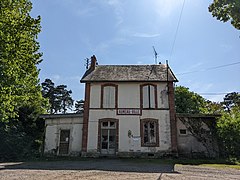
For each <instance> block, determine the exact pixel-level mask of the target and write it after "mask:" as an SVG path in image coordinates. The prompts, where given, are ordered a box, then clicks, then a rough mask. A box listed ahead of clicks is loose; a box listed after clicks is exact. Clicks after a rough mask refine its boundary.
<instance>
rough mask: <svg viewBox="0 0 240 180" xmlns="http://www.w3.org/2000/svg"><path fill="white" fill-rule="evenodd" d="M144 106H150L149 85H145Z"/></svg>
mask: <svg viewBox="0 0 240 180" xmlns="http://www.w3.org/2000/svg"><path fill="white" fill-rule="evenodd" d="M142 91H143V108H149V98H148V86H143V90H142Z"/></svg>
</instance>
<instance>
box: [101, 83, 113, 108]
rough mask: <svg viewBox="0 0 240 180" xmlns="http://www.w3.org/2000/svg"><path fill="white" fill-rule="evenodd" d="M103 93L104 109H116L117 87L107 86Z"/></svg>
mask: <svg viewBox="0 0 240 180" xmlns="http://www.w3.org/2000/svg"><path fill="white" fill-rule="evenodd" d="M103 91H104V92H103V108H115V87H114V86H105V87H104V89H103Z"/></svg>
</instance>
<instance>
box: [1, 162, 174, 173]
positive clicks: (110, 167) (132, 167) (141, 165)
mask: <svg viewBox="0 0 240 180" xmlns="http://www.w3.org/2000/svg"><path fill="white" fill-rule="evenodd" d="M7 169H23V170H24V169H29V170H101V171H116V172H138V173H178V172H175V171H174V164H160V163H149V162H131V161H125V160H120V159H116V160H115V159H114V160H112V159H100V160H87V161H42V162H19V163H0V170H7Z"/></svg>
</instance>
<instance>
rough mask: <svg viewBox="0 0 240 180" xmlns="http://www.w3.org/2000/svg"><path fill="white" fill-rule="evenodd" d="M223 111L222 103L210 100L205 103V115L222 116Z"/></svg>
mask: <svg viewBox="0 0 240 180" xmlns="http://www.w3.org/2000/svg"><path fill="white" fill-rule="evenodd" d="M222 111H223V106H222V104H221V103H218V102H212V101H209V100H206V101H205V107H204V108H202V113H203V114H221V113H222Z"/></svg>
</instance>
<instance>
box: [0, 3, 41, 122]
mask: <svg viewBox="0 0 240 180" xmlns="http://www.w3.org/2000/svg"><path fill="white" fill-rule="evenodd" d="M31 8H32V4H31V3H30V1H28V0H1V1H0V121H6V122H7V121H9V119H10V118H15V117H17V116H18V114H17V112H18V108H19V107H21V106H23V105H28V104H30V103H35V104H39V107H42V104H43V101H44V100H43V98H42V95H41V87H40V85H39V79H38V73H39V70H38V69H37V67H36V65H37V64H39V63H40V62H41V55H42V54H41V53H39V52H38V50H39V43H38V42H37V41H36V38H37V35H38V33H39V32H40V17H37V18H36V19H34V18H32V17H31V16H30V14H29V12H30V10H31ZM42 110H44V109H42Z"/></svg>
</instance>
